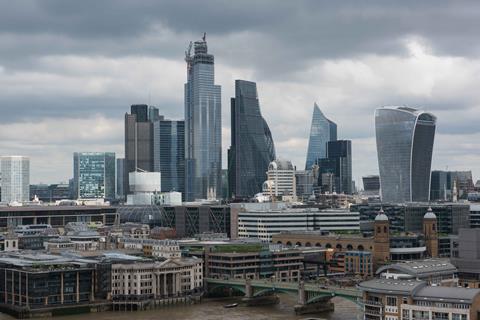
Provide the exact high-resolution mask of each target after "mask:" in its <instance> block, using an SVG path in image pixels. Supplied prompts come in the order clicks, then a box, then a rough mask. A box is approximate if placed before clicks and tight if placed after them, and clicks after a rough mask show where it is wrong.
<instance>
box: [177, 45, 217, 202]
mask: <svg viewBox="0 0 480 320" xmlns="http://www.w3.org/2000/svg"><path fill="white" fill-rule="evenodd" d="M190 50H191V46H190V48H189V49H188V51H187V52H186V57H185V60H186V62H187V83H186V84H185V200H186V201H193V200H195V199H207V198H216V196H217V194H218V195H219V194H220V192H221V169H222V123H221V116H222V113H221V108H222V103H221V87H220V86H218V85H215V73H214V57H213V55H212V54H209V53H208V50H207V42H206V41H205V36H204V37H203V39H202V40H200V41H195V43H194V44H193V50H194V54H193V55H192V54H191V52H190Z"/></svg>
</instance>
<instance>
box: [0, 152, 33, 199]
mask: <svg viewBox="0 0 480 320" xmlns="http://www.w3.org/2000/svg"><path fill="white" fill-rule="evenodd" d="M0 162H1V171H2V199H1V200H2V202H3V203H8V204H19V203H22V202H27V201H29V200H30V159H29V158H28V157H23V156H3V157H0Z"/></svg>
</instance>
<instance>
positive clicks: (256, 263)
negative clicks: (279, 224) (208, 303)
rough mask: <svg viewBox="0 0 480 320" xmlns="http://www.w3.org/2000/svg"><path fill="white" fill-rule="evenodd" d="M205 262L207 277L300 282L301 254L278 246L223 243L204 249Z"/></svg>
mask: <svg viewBox="0 0 480 320" xmlns="http://www.w3.org/2000/svg"><path fill="white" fill-rule="evenodd" d="M205 263H206V274H207V277H212V278H228V279H263V278H271V277H275V279H277V280H278V281H299V280H300V278H301V273H302V270H303V254H302V252H301V251H299V250H295V249H285V248H282V247H281V246H272V247H269V246H265V245H261V244H242V245H224V246H217V247H214V248H211V249H210V250H209V251H206V252H205Z"/></svg>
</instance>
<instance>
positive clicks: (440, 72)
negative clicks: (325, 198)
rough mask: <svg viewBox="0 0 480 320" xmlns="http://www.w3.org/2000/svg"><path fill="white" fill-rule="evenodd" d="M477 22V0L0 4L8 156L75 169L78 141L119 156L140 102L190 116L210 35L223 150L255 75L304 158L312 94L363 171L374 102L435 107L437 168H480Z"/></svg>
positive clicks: (35, 172)
mask: <svg viewBox="0 0 480 320" xmlns="http://www.w3.org/2000/svg"><path fill="white" fill-rule="evenodd" d="M479 30H480V2H478V1H472V2H466V1H451V2H448V1H443V2H439V1H436V0H432V1H356V0H352V1H342V2H339V1H319V0H312V1H280V0H277V1H269V0H252V1H249V0H242V1H207V0H202V1H197V0H191V1H182V0H175V1H173V0H172V1H157V0H155V1H154V0H151V1H150V0H131V1H125V0H115V1H114V0H111V1H108V0H105V1H98V0H82V1H65V0H58V1H49V0H42V1H23V0H15V1H3V2H2V3H1V4H0V111H1V113H0V115H1V116H0V154H3V155H11V154H19V155H27V156H30V157H31V181H32V182H33V183H37V182H46V183H53V182H58V181H65V180H67V179H68V178H70V177H71V175H72V153H73V152H74V151H114V152H116V153H117V155H118V156H123V138H124V137H123V115H124V113H125V112H127V111H128V110H129V106H130V105H131V104H134V103H150V104H152V105H155V106H158V107H159V108H160V110H161V113H163V114H164V115H165V116H167V117H169V118H172V119H182V118H183V83H184V82H185V78H186V67H185V62H184V60H183V58H184V51H185V49H186V47H187V45H188V43H189V41H190V40H197V39H199V38H200V37H201V35H202V34H203V32H207V41H208V45H209V51H210V52H211V53H213V54H214V55H215V61H216V65H215V68H216V82H217V84H220V85H221V86H222V99H223V111H222V112H223V114H222V117H223V146H224V148H223V149H224V153H223V157H224V158H226V149H227V147H228V144H229V140H230V137H229V136H230V123H229V116H230V115H229V98H230V97H231V96H232V95H233V94H234V80H235V79H246V80H252V81H256V82H257V83H258V90H259V98H260V103H261V109H262V113H263V115H264V117H265V118H266V120H267V122H268V123H269V126H270V128H271V130H272V134H273V136H274V140H275V145H276V148H277V154H278V155H279V156H280V157H282V158H286V159H291V160H292V161H293V162H294V164H296V165H297V166H298V167H299V168H303V167H304V165H305V154H306V148H307V140H308V134H309V127H310V121H311V113H312V109H313V103H314V102H315V101H316V102H317V103H318V105H319V106H320V108H321V109H322V111H323V112H324V113H325V114H326V115H327V117H329V118H330V119H332V120H333V121H335V122H337V124H338V130H339V138H341V139H352V140H353V161H354V162H353V163H354V165H353V170H354V178H355V179H356V180H357V181H358V180H359V179H360V177H361V176H362V175H366V174H375V173H377V172H378V169H377V160H376V148H375V139H374V119H373V114H374V110H375V108H377V107H381V106H384V105H407V106H411V107H419V108H422V109H424V110H428V111H430V112H432V113H434V114H435V115H437V117H438V125H437V134H436V138H435V146H434V155H433V157H434V160H433V168H434V169H445V168H446V167H447V166H448V168H449V169H452V170H453V169H458V170H465V169H471V170H473V174H474V178H477V177H478V178H480V125H479V119H480V89H479V87H478V86H479V84H480V58H479V57H480V33H479ZM225 162H226V161H225V160H224V163H225Z"/></svg>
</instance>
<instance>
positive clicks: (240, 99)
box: [228, 80, 275, 198]
mask: <svg viewBox="0 0 480 320" xmlns="http://www.w3.org/2000/svg"><path fill="white" fill-rule="evenodd" d="M231 122H232V123H231V147H230V150H229V152H228V170H229V193H230V196H232V197H234V198H250V197H253V196H254V195H255V194H257V193H259V192H261V191H262V184H263V183H264V182H265V180H266V179H267V175H266V172H267V169H268V164H269V163H270V162H271V161H273V160H274V159H275V146H274V144H273V139H272V134H271V133H270V129H269V127H268V125H267V122H266V121H265V119H264V118H263V117H262V114H261V112H260V104H259V102H258V93H257V85H256V83H255V82H251V81H244V80H236V81H235V98H232V99H231Z"/></svg>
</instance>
